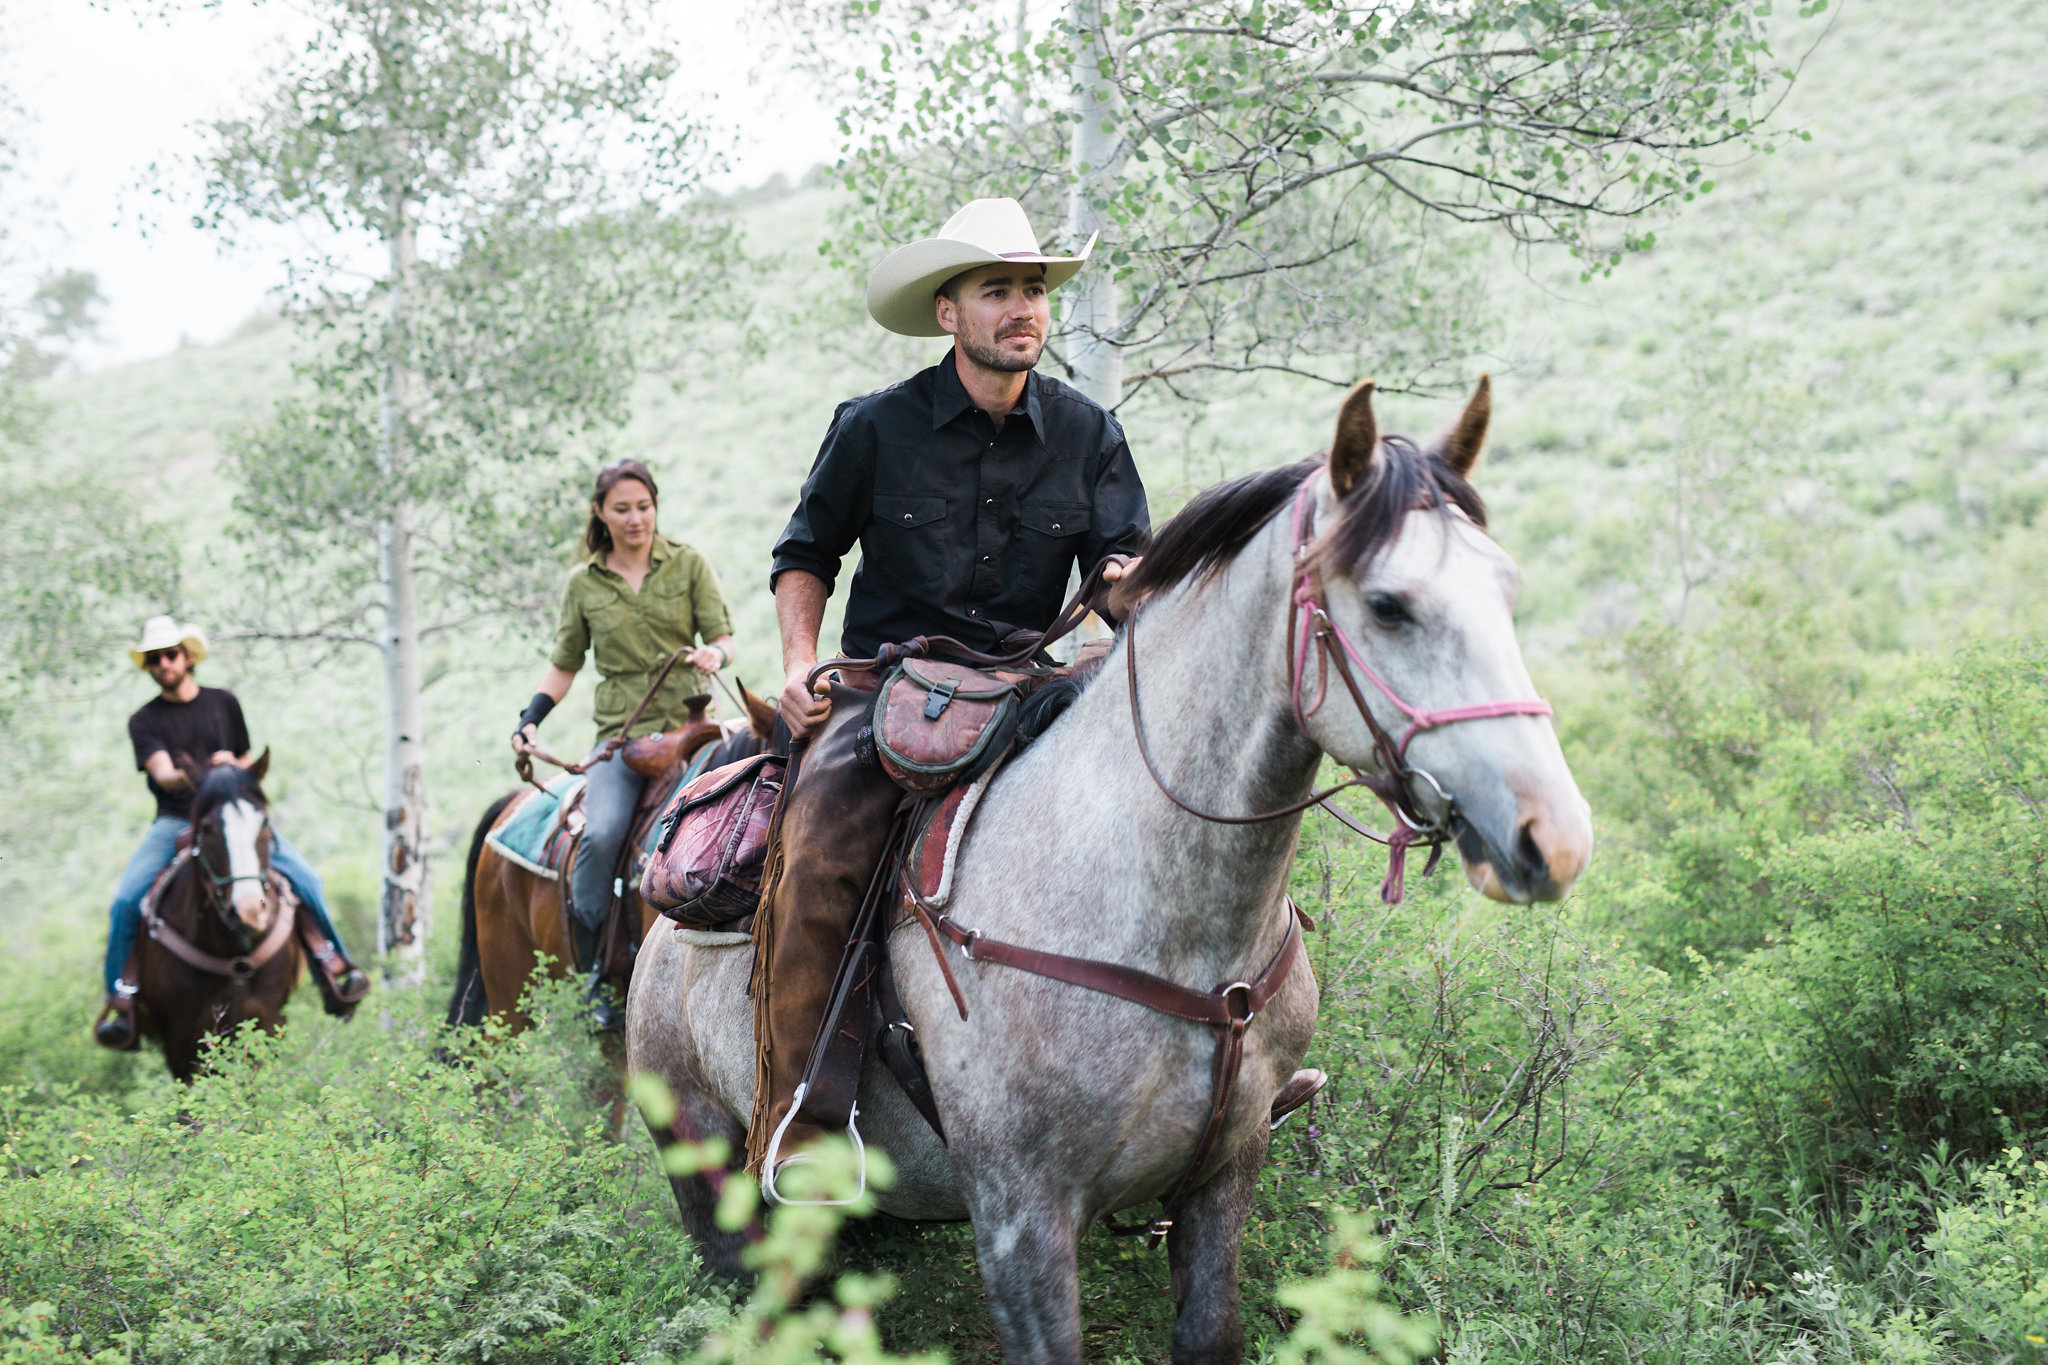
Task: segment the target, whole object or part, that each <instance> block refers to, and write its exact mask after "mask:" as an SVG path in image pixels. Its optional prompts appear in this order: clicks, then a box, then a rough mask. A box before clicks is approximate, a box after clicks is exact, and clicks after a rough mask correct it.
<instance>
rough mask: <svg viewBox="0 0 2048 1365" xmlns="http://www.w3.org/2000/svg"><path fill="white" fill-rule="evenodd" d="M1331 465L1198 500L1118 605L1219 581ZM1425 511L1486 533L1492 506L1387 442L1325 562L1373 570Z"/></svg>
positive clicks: (1127, 582) (1295, 468) (1407, 447)
mask: <svg viewBox="0 0 2048 1365" xmlns="http://www.w3.org/2000/svg"><path fill="white" fill-rule="evenodd" d="M1328 458H1329V456H1328V454H1327V452H1325V453H1324V454H1321V455H1317V456H1315V457H1314V458H1312V459H1307V460H1301V461H1297V462H1296V463H1294V464H1288V465H1281V466H1280V467H1279V468H1277V469H1262V470H1259V471H1258V472H1256V473H1252V474H1246V475H1243V476H1242V477H1240V478H1235V479H1231V480H1229V481H1227V482H1225V483H1219V484H1216V485H1215V486H1214V487H1211V488H1206V489H1204V490H1203V491H1202V492H1200V493H1197V494H1196V495H1195V497H1194V498H1193V500H1192V501H1190V502H1189V503H1188V505H1187V506H1186V507H1183V508H1182V509H1181V510H1180V511H1179V512H1176V513H1175V514H1174V515H1173V516H1172V517H1171V518H1169V519H1168V521H1167V522H1166V524H1165V525H1164V526H1161V527H1160V528H1159V530H1158V531H1157V532H1156V533H1155V534H1154V536H1153V538H1152V544H1151V545H1150V546H1149V547H1148V548H1147V549H1146V551H1145V555H1144V558H1142V559H1141V560H1139V561H1138V567H1137V569H1136V570H1135V571H1134V572H1133V573H1132V574H1131V575H1130V577H1128V578H1126V579H1124V580H1123V581H1122V582H1120V583H1118V584H1117V591H1116V605H1117V606H1119V607H1126V606H1127V604H1129V603H1134V602H1137V601H1139V600H1141V599H1142V598H1144V597H1145V596H1147V595H1148V594H1151V593H1155V592H1162V591H1164V590H1165V589H1167V588H1170V587H1173V586H1174V585H1175V584H1177V583H1181V582H1183V581H1185V580H1187V579H1191V578H1193V579H1203V578H1208V577H1211V576H1212V575H1214V574H1215V573H1217V572H1218V571H1219V570H1221V569H1222V568H1223V567H1224V566H1225V565H1227V564H1229V563H1230V562H1231V561H1232V560H1233V559H1236V558H1237V556H1238V554H1239V553H1240V552H1242V551H1243V549H1244V547H1245V546H1246V545H1247V544H1249V543H1250V542H1251V538H1252V537H1253V536H1255V535H1257V534H1258V533H1259V529H1260V528H1261V527H1263V526H1264V525H1265V524H1266V523H1267V522H1269V521H1271V520H1272V519H1273V517H1274V516H1275V514H1277V513H1278V512H1279V511H1280V509H1281V507H1282V506H1284V505H1285V504H1286V503H1287V502H1288V500H1289V499H1291V498H1292V497H1293V496H1294V495H1295V493H1296V492H1297V491H1298V490H1299V489H1300V488H1301V485H1302V484H1303V483H1304V482H1305V481H1306V480H1307V479H1308V478H1309V476H1310V475H1312V474H1314V473H1315V472H1316V471H1317V470H1318V469H1321V468H1322V467H1323V465H1324V463H1325V462H1326V461H1327V460H1328ZM1418 507H1435V508H1438V509H1439V510H1442V511H1446V512H1448V511H1449V509H1451V508H1453V507H1455V508H1457V509H1458V510H1459V511H1461V512H1463V513H1464V514H1465V515H1466V516H1467V517H1470V518H1471V519H1472V522H1473V524H1474V525H1476V526H1479V527H1482V528H1483V527H1484V526H1485V525H1486V503H1485V501H1484V500H1483V499H1482V498H1481V497H1480V496H1479V490H1478V489H1476V488H1474V487H1473V486H1472V484H1471V482H1470V481H1469V480H1467V479H1466V478H1465V477H1464V476H1463V475H1461V474H1459V473H1458V472H1457V471H1456V470H1454V469H1452V468H1451V467H1450V466H1449V465H1446V464H1445V463H1444V462H1443V461H1442V460H1440V459H1438V458H1437V457H1436V456H1435V455H1433V454H1429V453H1426V452H1424V451H1423V450H1422V449H1421V448H1420V447H1419V446H1417V445H1416V444H1415V443H1414V442H1413V441H1411V440H1409V439H1408V438H1407V437H1405V436H1387V437H1383V438H1381V440H1380V443H1379V449H1378V450H1377V451H1376V452H1375V453H1374V456H1373V461H1372V466H1371V468H1370V470H1369V471H1368V472H1367V475H1366V477H1365V478H1363V479H1361V480H1359V481H1358V483H1357V484H1356V485H1355V486H1353V488H1352V489H1351V491H1350V492H1349V493H1347V494H1345V495H1344V501H1343V503H1342V504H1341V506H1340V510H1339V513H1338V517H1337V521H1336V524H1335V525H1334V526H1332V527H1331V528H1330V529H1329V532H1328V534H1327V535H1326V536H1325V537H1324V540H1323V545H1322V549H1321V550H1320V551H1319V555H1318V557H1319V559H1320V560H1321V561H1322V563H1323V564H1325V565H1342V566H1344V567H1345V568H1346V569H1347V570H1348V569H1352V568H1357V567H1362V566H1364V565H1366V564H1369V563H1370V562H1371V561H1372V560H1373V559H1374V558H1376V557H1377V556H1378V555H1379V554H1380V553H1381V552H1383V551H1384V550H1385V549H1386V548H1387V547H1388V546H1389V545H1391V544H1392V543H1393V540H1394V537H1395V536H1396V535H1397V534H1399V533H1400V529H1401V522H1402V519H1403V518H1405V517H1406V516H1407V515H1408V513H1410V512H1411V511H1414V510H1415V509H1416V508H1418Z"/></svg>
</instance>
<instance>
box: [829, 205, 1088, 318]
mask: <svg viewBox="0 0 2048 1365" xmlns="http://www.w3.org/2000/svg"><path fill="white" fill-rule="evenodd" d="M1094 250H1095V238H1093V237H1090V238H1089V239H1088V245H1087V246H1085V247H1082V248H1081V254H1080V255H1078V256H1047V255H1044V254H1043V253H1041V252H1040V251H1039V249H1038V235H1037V234H1036V233H1034V232H1032V230H1031V224H1030V222H1029V221H1028V220H1027V219H1026V218H1025V217H1024V206H1023V205H1022V204H1019V203H1018V202H1017V201H1016V200H1014V199H977V200H975V201H974V202H973V203H971V204H969V205H968V206H967V207H966V208H964V209H961V210H960V211H959V212H958V213H956V214H954V215H953V216H952V217H951V218H948V219H947V220H946V225H945V226H944V227H942V228H940V229H939V235H938V236H936V237H927V238H925V239H924V240H923V241H921V242H912V243H911V244H910V245H909V246H900V247H897V248H896V249H895V250H894V251H892V252H890V253H889V254H888V256H887V257H885V258H884V259H883V261H882V263H881V264H880V265H878V266H876V267H875V273H874V274H872V275H870V276H869V277H868V312H869V313H870V314H871V315H872V316H873V317H874V319H875V321H876V322H879V323H881V324H882V325H883V326H884V327H887V328H888V329H889V330H890V331H892V332H899V333H901V334H902V335H904V336H907V337H936V336H944V335H945V334H946V329H945V328H943V327H941V326H939V320H938V316H937V314H936V313H935V312H934V311H933V308H932V298H933V296H934V295H936V294H937V293H938V292H939V286H940V285H942V284H944V283H945V282H946V281H947V280H950V279H952V278H953V277H954V276H955V275H958V274H959V273H960V272H961V271H963V270H972V269H974V268H975V267H976V266H982V265H1001V264H1003V263H1004V262H1006V261H1014V262H1022V263H1026V264H1030V265H1042V266H1044V267H1045V287H1046V288H1047V289H1057V288H1059V287H1060V286H1061V285H1063V284H1065V283H1066V282H1067V281H1068V280H1070V279H1072V278H1073V276H1074V272H1075V271H1077V270H1079V269H1080V268H1081V267H1082V266H1084V265H1086V264H1088V255H1089V253H1090V252H1092V251H1094Z"/></svg>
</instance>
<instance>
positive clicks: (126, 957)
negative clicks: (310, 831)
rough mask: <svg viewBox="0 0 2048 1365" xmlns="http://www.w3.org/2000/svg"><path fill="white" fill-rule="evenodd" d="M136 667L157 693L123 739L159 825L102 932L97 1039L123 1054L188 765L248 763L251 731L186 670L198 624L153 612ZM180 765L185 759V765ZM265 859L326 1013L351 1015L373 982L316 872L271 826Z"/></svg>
mask: <svg viewBox="0 0 2048 1365" xmlns="http://www.w3.org/2000/svg"><path fill="white" fill-rule="evenodd" d="M128 657H129V658H131V659H133V660H135V666H136V667H137V668H139V669H142V670H143V671H144V672H146V673H148V674H149V676H150V678H151V680H152V681H154V682H155V683H156V685H157V695H156V696H155V697H154V698H152V699H151V700H150V701H148V702H147V703H145V704H144V705H143V707H142V709H141V710H139V711H137V712H136V713H135V714H134V715H132V716H130V717H129V718H128V737H129V739H130V740H131V741H132V742H133V743H134V745H135V766H136V767H138V768H140V769H141V770H142V771H143V772H144V773H145V774H147V775H148V782H149V790H150V794H151V795H152V796H154V797H155V798H156V819H155V820H153V821H152V822H151V823H150V826H149V829H148V830H147V831H146V832H145V833H144V834H143V836H142V843H141V845H140V846H139V847H138V848H137V849H136V850H135V854H134V856H133V857H131V858H130V859H129V860H128V867H127V869H126V870H125V871H123V872H122V873H121V880H120V883H119V884H118V885H117V886H116V887H115V888H114V907H113V912H112V915H111V916H110V919H111V921H112V926H111V928H110V929H109V931H108V934H107V962H106V981H107V1004H106V1009H105V1010H104V1011H103V1012H102V1013H101V1015H100V1020H99V1023H98V1024H96V1025H95V1026H94V1028H93V1037H94V1039H95V1040H96V1041H97V1042H99V1043H100V1044H101V1045H102V1046H104V1047H111V1048H116V1049H120V1050H126V1049H129V1048H132V1047H135V1046H136V1045H137V1041H138V1040H137V1037H136V1028H135V991H136V972H135V965H136V964H135V947H136V932H137V930H138V929H139V928H140V927H141V924H142V898H143V897H144V896H145V895H147V894H148V893H149V888H150V887H151V886H152V885H154V884H155V882H156V878H157V874H158V873H160V872H162V871H163V870H164V868H166V867H168V866H169V865H170V862H171V859H172V857H173V856H175V854H176V852H177V842H178V835H179V833H180V832H182V831H183V830H184V829H185V828H186V826H188V825H189V824H190V823H191V817H192V779H191V778H190V777H189V776H187V769H188V768H208V767H213V766H215V765H218V764H222V763H234V764H237V765H239V766H241V767H244V768H246V767H248V766H249V764H250V763H251V762H252V759H251V756H250V753H249V727H248V726H247V725H246V724H244V723H243V720H242V704H241V703H240V702H239V701H237V700H235V694H234V693H232V692H230V691H228V690H227V689H225V688H221V687H201V686H200V685H199V680H198V679H197V678H195V677H193V676H192V669H193V667H194V666H195V665H197V664H198V663H199V661H200V660H201V659H204V658H205V657H206V637H205V636H204V635H202V634H201V633H200V632H199V630H198V629H197V628H196V627H193V626H181V625H179V624H178V623H177V621H175V620H173V619H172V618H171V617H168V616H152V617H151V618H150V619H149V620H148V621H146V622H144V623H143V626H142V639H141V640H140V641H138V642H137V643H136V645H135V647H134V648H132V649H130V650H129V651H128ZM180 760H183V762H182V763H181V762H180ZM270 861H271V865H272V866H273V867H275V868H276V869H277V870H278V871H279V872H280V873H282V874H283V875H284V878H285V880H286V881H288V882H290V883H291V884H292V890H294V891H295V892H297V893H298V897H299V900H300V901H301V902H302V903H303V904H304V905H305V907H306V910H307V912H308V915H309V916H310V918H311V920H312V923H311V924H310V925H308V924H306V922H305V921H303V920H302V921H301V922H300V923H301V929H300V937H301V939H302V941H304V942H305V943H306V945H307V947H308V949H309V954H308V955H309V956H310V957H311V958H312V959H313V967H314V970H313V975H314V979H315V980H317V981H318V982H319V984H320V992H321V995H322V996H323V997H324V1003H325V1005H326V1007H327V1010H328V1012H329V1013H330V1014H344V1015H345V1014H347V1013H349V1012H350V1011H351V1010H353V1009H354V1008H355V1005H356V1002H357V1001H359V1000H361V999H362V998H363V996H364V994H366V993H367V992H368V991H369V989H370V981H369V978H368V977H366V976H364V975H363V973H362V972H361V971H359V970H357V968H356V967H354V966H353V965H352V964H351V963H350V962H349V960H348V956H347V954H346V953H345V952H344V951H343V949H342V946H341V936H340V935H339V934H337V933H335V931H334V922H333V921H332V920H331V919H329V918H328V916H327V902H326V899H325V898H324V897H323V896H322V895H321V893H320V874H319V873H317V872H315V871H314V870H313V868H312V866H311V865H310V864H309V863H307V861H306V859H305V857H304V855H302V854H301V853H300V852H299V851H298V850H297V849H296V848H293V847H292V845H291V842H290V841H289V840H287V839H286V838H285V837H284V835H283V834H282V833H280V832H279V831H277V830H276V829H272V830H271V836H270Z"/></svg>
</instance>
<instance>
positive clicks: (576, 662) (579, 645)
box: [548, 565, 590, 673]
mask: <svg viewBox="0 0 2048 1365" xmlns="http://www.w3.org/2000/svg"><path fill="white" fill-rule="evenodd" d="M582 573H583V569H582V566H580V565H579V566H578V567H576V568H575V569H573V570H571V571H570V574H569V580H568V582H566V583H564V584H563V585H562V617H561V620H560V621H559V622H558V623H557V624H556V626H555V648H554V650H553V652H552V653H550V654H549V655H548V662H549V663H551V664H553V665H554V666H555V667H556V668H559V669H561V670H562V671H563V672H564V673H578V672H581V671H582V669H583V656H584V655H585V654H587V653H589V652H590V620H589V618H588V617H586V616H585V615H584V614H583V595H582V594H581V593H579V592H577V591H576V588H577V582H576V580H577V579H578V578H579V577H580V576H581V575H582Z"/></svg>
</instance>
